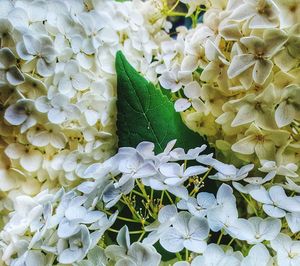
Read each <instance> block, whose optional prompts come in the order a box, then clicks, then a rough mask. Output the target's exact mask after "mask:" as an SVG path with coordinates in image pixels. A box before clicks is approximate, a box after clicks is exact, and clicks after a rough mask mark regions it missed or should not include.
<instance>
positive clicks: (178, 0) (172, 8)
mask: <svg viewBox="0 0 300 266" xmlns="http://www.w3.org/2000/svg"><path fill="white" fill-rule="evenodd" d="M179 3H180V0H177V2H176V3H175V4H174V6H172V7H171V9H169V11H168V13H169V12H172V11H173V10H174V9H175V8H176V7H177V6H178V4H179Z"/></svg>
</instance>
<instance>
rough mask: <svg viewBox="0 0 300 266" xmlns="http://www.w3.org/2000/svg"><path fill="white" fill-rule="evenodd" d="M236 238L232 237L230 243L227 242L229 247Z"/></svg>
mask: <svg viewBox="0 0 300 266" xmlns="http://www.w3.org/2000/svg"><path fill="white" fill-rule="evenodd" d="M234 239H235V238H232V239H231V240H230V241H229V243H228V244H227V247H230V245H231V244H232V242H233V241H234Z"/></svg>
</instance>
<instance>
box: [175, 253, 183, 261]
mask: <svg viewBox="0 0 300 266" xmlns="http://www.w3.org/2000/svg"><path fill="white" fill-rule="evenodd" d="M175 254H176V257H177V259H178V260H179V261H180V260H182V257H181V255H180V253H179V252H177V253H175Z"/></svg>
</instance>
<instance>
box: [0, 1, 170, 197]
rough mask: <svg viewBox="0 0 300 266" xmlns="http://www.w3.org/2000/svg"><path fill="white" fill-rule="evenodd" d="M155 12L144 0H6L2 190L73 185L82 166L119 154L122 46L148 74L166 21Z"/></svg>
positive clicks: (0, 55) (0, 83) (2, 18)
mask: <svg viewBox="0 0 300 266" xmlns="http://www.w3.org/2000/svg"><path fill="white" fill-rule="evenodd" d="M104 11H105V12H104ZM158 12H159V10H158V9H157V6H156V5H154V4H153V3H151V2H147V3H143V2H140V1H135V2H127V3H123V4H121V3H117V2H113V1H50V2H49V1H30V2H28V1H21V0H20V1H3V2H2V3H1V14H0V39H1V44H0V45H1V47H0V89H1V92H0V103H1V126H0V127H1V129H0V131H1V133H0V135H1V140H2V142H1V150H2V151H3V152H2V153H3V154H2V155H1V156H2V157H3V160H4V162H5V163H3V167H2V166H1V171H3V172H6V174H5V175H4V177H3V178H1V189H3V190H2V191H3V192H4V193H10V192H11V191H12V190H17V191H20V193H25V194H28V195H35V194H36V193H37V192H39V191H40V190H41V189H47V188H49V189H51V188H54V187H56V186H57V185H61V186H65V187H74V185H76V183H77V182H78V180H79V179H81V178H82V177H83V175H82V173H83V171H84V169H85V168H87V167H88V166H89V165H90V164H92V163H95V162H99V161H100V162H102V161H104V160H105V159H107V158H108V157H109V156H111V155H112V154H114V152H115V150H116V146H117V136H116V106H115V103H116V75H115V68H114V57H115V53H116V51H118V50H123V51H124V53H125V54H126V55H127V57H128V58H130V61H131V62H132V64H133V65H134V66H135V67H136V68H137V69H139V70H140V71H141V72H143V73H145V75H146V76H147V77H149V78H150V79H151V77H152V76H154V75H153V74H154V73H155V71H154V68H153V66H151V64H150V63H151V60H152V57H154V56H155V55H156V53H157V50H158V46H159V43H160V42H161V40H163V39H165V38H166V37H167V34H166V31H167V30H168V28H169V22H166V20H165V19H164V18H159V19H157V13H158ZM152 20H153V21H152ZM165 30H166V31H165ZM145 66H148V67H147V68H145ZM7 169H9V170H7ZM17 175H19V176H24V177H26V179H27V180H30V183H31V185H30V186H29V187H28V188H25V187H24V184H23V183H24V182H23V181H22V178H17V177H16V176H17ZM14 193H15V192H14Z"/></svg>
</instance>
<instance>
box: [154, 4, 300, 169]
mask: <svg viewBox="0 0 300 266" xmlns="http://www.w3.org/2000/svg"><path fill="white" fill-rule="evenodd" d="M182 2H183V3H186V4H187V5H188V7H189V12H192V13H193V12H194V11H195V9H197V8H198V9H197V10H198V12H200V11H201V10H202V12H205V13H204V15H203V22H201V23H198V24H197V25H195V27H194V28H192V29H183V28H182V27H180V28H178V36H177V38H176V39H173V40H168V41H167V42H163V43H162V45H161V50H160V53H159V56H158V60H159V62H160V64H159V65H158V67H157V69H156V71H157V73H158V81H159V83H160V85H161V86H162V87H163V88H164V89H168V90H170V91H171V92H172V93H173V95H174V99H175V103H174V107H175V109H176V110H177V111H178V112H181V113H182V116H183V119H184V121H185V122H186V124H187V125H188V126H189V127H190V128H191V129H193V130H195V131H197V132H199V133H200V134H201V135H206V136H207V137H208V139H209V141H210V142H211V143H213V144H214V145H215V146H216V147H217V148H218V149H219V150H220V151H221V152H220V154H222V153H223V156H224V158H226V157H228V156H227V155H228V154H229V153H232V151H234V157H235V158H238V159H241V160H243V161H248V162H249V161H252V162H255V163H256V164H257V165H258V164H259V162H260V161H261V160H273V161H274V160H275V161H276V162H277V164H279V165H281V164H289V163H294V164H296V165H298V166H299V156H297V154H298V152H297V149H298V148H299V147H298V146H299V120H300V116H299V100H297V99H299V95H300V94H299V80H298V72H299V69H298V65H299V48H298V42H299V24H298V23H299V21H298V20H299V19H298V18H297V12H298V11H297V10H298V6H299V3H298V2H297V1H288V3H283V2H282V1H277V0H274V1H273V0H249V1H248V0H243V1H205V0H203V1H182ZM196 2H197V3H196ZM203 10H204V11H203ZM236 163H238V160H237V161H236Z"/></svg>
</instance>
